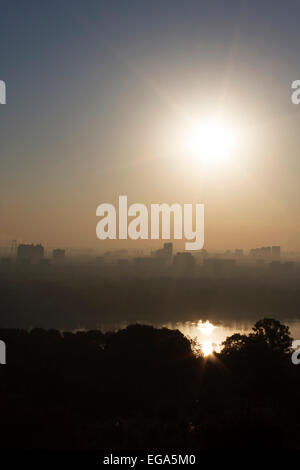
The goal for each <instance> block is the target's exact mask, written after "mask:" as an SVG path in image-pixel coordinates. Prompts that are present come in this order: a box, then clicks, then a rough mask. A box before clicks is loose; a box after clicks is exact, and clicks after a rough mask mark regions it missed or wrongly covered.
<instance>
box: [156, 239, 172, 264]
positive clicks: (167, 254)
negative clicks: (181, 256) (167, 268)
mask: <svg viewBox="0 0 300 470" xmlns="http://www.w3.org/2000/svg"><path fill="white" fill-rule="evenodd" d="M172 255H173V243H164V246H163V248H160V249H159V250H156V251H154V252H153V256H154V257H155V258H159V259H161V260H163V261H165V262H167V263H171V261H172Z"/></svg>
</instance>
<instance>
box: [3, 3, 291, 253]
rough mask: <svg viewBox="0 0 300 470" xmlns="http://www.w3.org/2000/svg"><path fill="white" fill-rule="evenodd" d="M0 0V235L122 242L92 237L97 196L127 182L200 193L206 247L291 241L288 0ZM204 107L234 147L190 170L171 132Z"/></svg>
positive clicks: (140, 190)
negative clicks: (2, 89) (2, 91)
mask: <svg viewBox="0 0 300 470" xmlns="http://www.w3.org/2000/svg"><path fill="white" fill-rule="evenodd" d="M0 8H1V10H0V11H1V28H0V79H2V80H4V81H5V82H6V85H7V104H6V105H5V106H0V126H1V127H0V142H1V152H0V165H1V172H0V217H1V225H0V245H2V246H3V245H10V242H11V240H12V239H18V240H22V241H23V242H34V243H37V242H42V243H43V244H44V245H45V246H48V247H50V246H51V247H53V246H61V247H92V248H98V249H99V250H102V249H106V248H107V246H110V247H112V248H113V247H115V248H118V247H120V246H122V247H127V248H131V247H132V246H133V245H132V244H131V243H130V242H128V243H126V242H124V241H123V242H122V245H121V244H118V242H110V245H109V244H108V243H106V242H105V243H104V242H101V241H100V240H97V238H96V234H95V228H96V223H97V218H96V216H95V211H96V207H97V205H98V204H100V203H102V202H111V203H115V204H116V203H117V198H118V196H119V195H120V194H126V195H128V198H129V202H130V203H131V202H132V203H134V202H139V203H145V204H150V203H158V202H166V203H172V202H179V203H191V202H201V203H204V204H205V217H206V230H205V247H206V248H207V249H224V248H240V247H241V248H251V247H253V246H263V245H269V244H280V245H281V246H282V247H283V249H285V250H300V217H299V213H300V193H299V171H300V158H299V157H300V155H299V144H300V135H299V124H300V105H299V107H298V106H295V105H292V104H291V83H292V81H293V80H296V79H300V60H299V46H300V44H299V43H300V41H299V31H300V3H299V2H298V1H293V0H290V1H289V2H288V3H285V2H282V1H280V2H279V1H274V0H273V1H271V0H269V1H264V0H262V1H241V0H239V1H238V0H236V1H233V0H227V1H226V2H225V1H224V0H220V1H219V0H215V1H214V0H209V1H208V0H207V1H199V0H184V1H183V0H182V1H177V0H161V1H156V0H151V1H150V0H148V1H143V0H138V1H135V0H130V1H128V0H127V1H126V0H119V1H114V0H111V1H109V2H108V1H100V0H97V1H94V0H80V1H79V0H72V1H71V0H69V1H62V0H61V1H58V0H51V1H50V0H49V1H45V0H38V1H31V0H27V1H26V2H24V1H22V0H19V1H14V0H7V1H5V0H1V1H0ZM216 112H218V113H221V114H222V116H223V117H224V119H225V120H226V121H228V122H230V125H231V127H232V128H233V129H234V130H235V131H236V133H237V135H238V136H239V145H238V147H237V149H236V152H235V155H234V158H233V162H232V163H231V164H230V165H228V166H227V167H222V168H219V167H217V166H216V167H215V168H213V169H210V170H209V171H201V168H200V167H199V165H197V164H196V162H195V160H194V159H192V158H190V156H189V155H186V154H185V152H184V151H182V142H183V135H184V132H185V129H186V128H187V126H188V123H189V122H190V119H198V118H201V119H205V117H206V116H207V117H209V116H211V115H214V113H216ZM111 243H112V244H111ZM149 244H151V243H149V242H145V241H144V242H140V246H141V247H146V246H149Z"/></svg>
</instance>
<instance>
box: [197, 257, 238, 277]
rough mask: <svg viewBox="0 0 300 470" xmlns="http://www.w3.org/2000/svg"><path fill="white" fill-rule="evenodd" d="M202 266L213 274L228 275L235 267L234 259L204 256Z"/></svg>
mask: <svg viewBox="0 0 300 470" xmlns="http://www.w3.org/2000/svg"><path fill="white" fill-rule="evenodd" d="M203 266H204V268H205V270H206V271H207V273H208V274H211V275H213V276H224V275H230V274H232V272H233V271H234V269H235V267H236V260H235V259H220V258H205V259H204V260H203Z"/></svg>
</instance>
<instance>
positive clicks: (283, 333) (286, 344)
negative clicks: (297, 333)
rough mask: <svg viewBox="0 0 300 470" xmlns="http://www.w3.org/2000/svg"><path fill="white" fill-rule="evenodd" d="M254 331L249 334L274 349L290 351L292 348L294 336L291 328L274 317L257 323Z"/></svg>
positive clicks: (281, 351)
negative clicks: (291, 333)
mask: <svg viewBox="0 0 300 470" xmlns="http://www.w3.org/2000/svg"><path fill="white" fill-rule="evenodd" d="M252 329H253V331H254V333H251V334H250V335H249V336H250V337H251V338H253V339H255V340H262V341H263V342H264V343H266V344H267V345H268V346H269V348H270V349H271V350H272V351H276V352H280V353H288V352H290V350H291V346H292V342H293V338H291V336H290V329H289V327H288V326H286V325H282V324H281V323H280V322H279V321H278V320H274V319H273V318H264V319H263V320H259V321H258V322H256V323H255V325H254V327H253V328H252Z"/></svg>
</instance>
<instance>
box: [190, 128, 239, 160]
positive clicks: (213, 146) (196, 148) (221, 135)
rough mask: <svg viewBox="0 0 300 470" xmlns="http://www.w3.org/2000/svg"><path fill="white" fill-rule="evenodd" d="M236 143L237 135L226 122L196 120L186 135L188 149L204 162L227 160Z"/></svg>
mask: <svg viewBox="0 0 300 470" xmlns="http://www.w3.org/2000/svg"><path fill="white" fill-rule="evenodd" d="M235 143H236V135H235V133H234V132H233V130H232V129H231V128H230V127H229V126H228V125H227V124H226V123H224V122H221V121H219V120H211V121H207V122H195V123H194V124H193V125H192V126H191V128H190V130H189V131H188V132H187V136H186V146H187V151H188V152H189V153H190V154H192V155H193V156H195V157H196V158H197V159H199V160H200V161H201V162H202V163H205V164H212V165H218V164H220V163H222V162H223V161H225V160H227V159H228V158H229V157H230V156H231V153H232V150H233V148H234V146H235Z"/></svg>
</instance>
